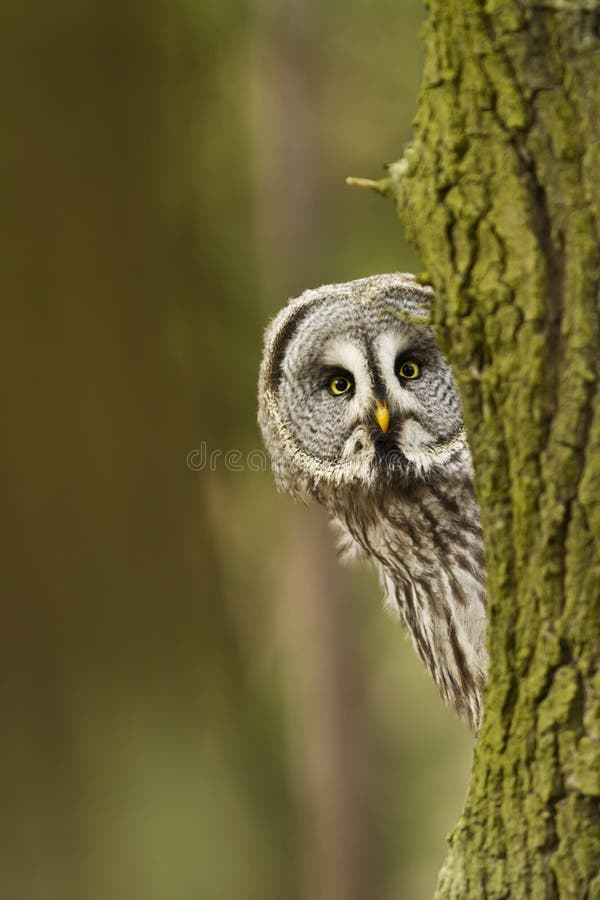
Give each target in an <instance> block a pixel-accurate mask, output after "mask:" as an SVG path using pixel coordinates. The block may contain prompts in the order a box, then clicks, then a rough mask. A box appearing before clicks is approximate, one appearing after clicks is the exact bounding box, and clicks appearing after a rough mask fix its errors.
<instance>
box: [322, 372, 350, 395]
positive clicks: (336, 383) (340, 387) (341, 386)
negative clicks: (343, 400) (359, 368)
mask: <svg viewBox="0 0 600 900" xmlns="http://www.w3.org/2000/svg"><path fill="white" fill-rule="evenodd" d="M328 387H329V392H330V393H331V394H333V396H334V397H341V395H342V394H347V393H348V391H351V390H352V388H353V387H354V385H353V383H352V379H351V378H348V376H347V375H334V376H333V378H332V379H331V380H330V382H329V385H328Z"/></svg>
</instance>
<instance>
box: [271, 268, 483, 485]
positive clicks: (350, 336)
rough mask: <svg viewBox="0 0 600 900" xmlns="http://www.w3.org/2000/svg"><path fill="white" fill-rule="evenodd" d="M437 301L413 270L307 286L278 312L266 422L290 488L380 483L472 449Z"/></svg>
mask: <svg viewBox="0 0 600 900" xmlns="http://www.w3.org/2000/svg"><path fill="white" fill-rule="evenodd" d="M432 303H433V292H432V291H431V289H430V288H428V287H424V286H423V285H420V284H418V283H417V282H416V281H415V279H414V278H413V276H411V275H405V274H391V275H376V276H374V277H371V278H362V279H359V280H358V281H351V282H348V283H346V284H333V285H326V286H324V287H321V288H318V289H317V290H312V291H306V292H305V293H304V294H302V296H301V297H299V298H297V299H295V300H291V301H290V303H289V304H288V305H287V306H286V307H285V308H284V309H283V310H281V312H280V313H279V314H278V315H277V316H276V317H275V319H274V320H273V321H272V322H271V324H270V326H269V327H268V328H267V332H266V335H265V346H264V356H263V361H262V365H261V370H260V380H259V413H258V420H259V424H260V427H261V430H262V433H263V438H264V441H265V445H266V447H267V449H268V451H269V453H270V455H271V458H272V463H273V470H274V472H275V476H276V479H277V481H278V483H279V485H280V487H282V488H284V489H285V490H288V491H290V492H291V493H294V494H296V495H300V496H306V495H311V494H313V495H314V494H316V495H317V496H319V495H320V494H322V493H323V492H324V491H325V490H326V489H328V490H332V489H334V490H335V491H336V492H339V491H344V490H346V489H347V488H349V487H354V488H356V487H357V486H359V485H360V486H362V487H363V488H364V489H366V490H371V491H376V490H380V489H382V488H383V489H385V488H386V487H389V485H390V482H398V481H401V482H402V481H403V482H407V481H408V480H415V479H426V478H428V477H429V476H431V475H432V473H435V472H437V471H439V469H440V468H443V467H445V466H447V465H448V464H449V463H451V461H452V459H453V457H455V456H456V455H457V454H459V453H460V452H461V451H464V450H465V448H466V439H465V434H464V428H463V420H462V413H461V406H460V400H459V396H458V392H457V389H456V385H455V383H454V378H453V376H452V372H451V370H450V367H449V366H448V364H447V362H446V361H445V359H444V357H443V356H442V354H441V353H440V351H439V349H438V347H437V344H436V341H435V335H434V332H433V329H432V327H431V326H430V325H429V324H428V322H429V319H430V313H431V307H432ZM467 452H468V451H467Z"/></svg>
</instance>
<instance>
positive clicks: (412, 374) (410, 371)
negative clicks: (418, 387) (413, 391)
mask: <svg viewBox="0 0 600 900" xmlns="http://www.w3.org/2000/svg"><path fill="white" fill-rule="evenodd" d="M420 374H421V366H420V365H419V363H418V362H415V360H414V359H402V360H400V362H399V363H398V366H397V368H396V375H397V376H398V378H406V379H408V380H410V381H412V380H413V379H415V378H418V377H419V375H420Z"/></svg>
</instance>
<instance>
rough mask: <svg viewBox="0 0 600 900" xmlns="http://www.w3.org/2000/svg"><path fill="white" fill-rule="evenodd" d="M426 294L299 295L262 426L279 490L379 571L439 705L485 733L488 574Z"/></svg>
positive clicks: (386, 279) (378, 284) (266, 391)
mask: <svg viewBox="0 0 600 900" xmlns="http://www.w3.org/2000/svg"><path fill="white" fill-rule="evenodd" d="M433 299H434V298H433V292H432V290H431V289H430V288H429V287H425V286H423V285H421V284H419V283H417V281H416V280H415V279H414V277H413V276H411V275H406V274H390V275H376V276H374V277H371V278H362V279H359V280H358V281H351V282H348V283H346V284H333V285H326V286H324V287H321V288H319V289H317V290H311V291H306V292H305V293H304V294H302V296H301V297H299V298H297V299H295V300H291V301H290V303H289V304H288V305H287V306H286V307H284V309H282V310H281V312H280V313H279V314H278V315H277V316H276V317H275V319H274V320H273V321H272V322H271V324H270V325H269V327H268V328H267V331H266V336H265V344H264V355H263V360H262V364H261V369H260V377H259V392H258V399H259V403H258V421H259V425H260V428H261V431H262V434H263V439H264V442H265V446H266V448H267V450H268V451H269V454H270V456H271V460H272V466H273V471H274V473H275V478H276V481H277V483H278V486H279V487H280V488H282V489H283V490H286V491H288V492H289V493H291V494H293V495H294V496H296V497H300V498H303V499H311V498H314V499H316V500H317V501H318V502H319V503H321V504H323V505H324V506H325V507H326V509H327V511H328V513H329V515H330V517H331V519H332V520H333V521H334V522H335V523H336V524H337V525H338V526H339V527H340V528H341V531H342V538H341V550H342V552H343V553H348V554H351V553H353V552H354V551H358V552H359V553H361V554H366V556H368V557H369V558H370V559H372V560H373V561H374V562H375V565H376V567H377V569H378V570H379V574H380V578H381V582H382V584H383V587H384V591H385V594H386V600H387V604H388V605H389V606H391V607H392V608H393V609H395V610H396V611H397V612H398V614H399V617H400V618H401V620H402V622H403V624H404V626H405V628H406V630H407V632H408V634H409V635H410V637H411V639H412V642H413V644H414V647H415V649H416V651H417V653H418V655H419V656H420V658H421V659H422V661H423V662H424V664H425V666H426V668H427V670H428V671H429V673H430V675H431V677H432V678H433V680H434V682H435V683H436V685H437V687H438V689H439V691H440V693H441V695H442V697H443V698H444V700H445V701H446V702H447V703H449V704H451V705H452V706H453V707H454V708H455V709H456V710H457V711H458V713H459V714H461V715H462V716H464V717H465V718H466V719H467V720H468V722H469V724H470V726H471V728H472V729H473V731H474V732H476V731H477V730H478V728H479V724H480V721H481V716H482V708H483V689H484V684H485V677H486V665H487V658H486V649H485V623H486V614H485V608H486V575H485V560H484V551H483V541H482V533H481V527H480V520H479V508H478V505H477V500H476V497H475V492H474V488H473V472H472V463H471V455H470V451H469V447H468V444H467V440H466V435H465V429H464V424H463V418H462V412H461V404H460V398H459V395H458V391H457V388H456V384H455V381H454V378H453V375H452V372H451V370H450V367H449V365H448V363H447V362H446V360H445V359H444V357H443V356H442V354H441V352H440V350H439V349H438V346H437V344H436V340H435V335H434V331H433V328H432V327H431V325H430V324H428V323H429V321H430V315H431V311H432V304H433Z"/></svg>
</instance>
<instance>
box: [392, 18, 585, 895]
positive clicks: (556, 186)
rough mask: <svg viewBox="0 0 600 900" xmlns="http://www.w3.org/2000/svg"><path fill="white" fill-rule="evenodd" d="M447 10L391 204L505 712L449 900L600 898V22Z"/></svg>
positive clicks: (494, 694) (433, 37)
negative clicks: (463, 482)
mask: <svg viewBox="0 0 600 900" xmlns="http://www.w3.org/2000/svg"><path fill="white" fill-rule="evenodd" d="M429 10H430V15H429V19H428V22H427V24H426V27H425V44H426V66H425V73H424V79H423V86H422V92H421V97H420V101H419V108H418V113H417V118H416V132H415V139H414V142H413V144H412V146H411V147H410V148H409V149H408V150H407V152H406V153H405V156H404V158H403V159H402V160H401V161H400V162H399V163H396V164H394V165H392V166H391V167H390V171H389V183H388V184H386V190H387V191H388V192H389V193H391V194H392V195H393V196H394V197H395V199H396V202H397V205H398V210H399V213H400V216H401V218H402V219H403V221H404V223H405V226H406V230H407V233H408V236H409V238H410V239H411V240H412V242H413V243H414V244H415V246H416V248H417V249H418V251H419V253H420V254H421V257H422V259H423V263H424V265H425V267H426V269H427V272H428V277H429V278H430V280H431V282H432V283H433V285H434V287H435V289H436V293H437V304H436V310H435V319H436V326H437V329H438V333H439V337H440V341H441V344H442V346H443V347H444V349H445V351H446V353H447V355H448V357H449V358H450V360H451V362H452V364H453V366H454V370H455V373H456V376H457V380H458V382H459V386H460V388H461V392H462V396H463V402H464V411H465V419H466V422H467V427H468V429H469V434H470V440H471V445H472V448H473V454H474V459H475V466H476V482H477V489H478V494H479V499H480V502H481V507H482V517H483V524H484V531H485V537H486V555H487V563H488V571H489V597H490V602H489V613H490V615H489V630H488V641H489V649H490V677H489V685H488V692H487V712H486V717H485V720H484V723H483V727H482V731H481V734H480V737H479V741H478V744H477V747H476V750H475V757H474V766H473V773H472V779H471V785H470V789H469V794H468V797H467V801H466V805H465V809H464V812H463V815H462V817H461V820H460V821H459V823H458V825H457V827H456V829H455V831H454V833H453V835H452V837H451V846H450V853H449V856H448V859H447V860H446V863H445V865H444V867H443V869H442V872H441V874H440V880H439V885H438V892H437V896H438V897H440V898H460V900H464V898H470V897H473V898H481V897H489V898H501V897H511V898H518V897H539V898H542V897H543V898H546V897H578V898H583V897H593V896H600V881H599V879H598V871H599V869H600V755H599V754H600V699H599V698H600V674H599V662H600V608H599V607H600V551H599V544H600V404H599V402H598V384H599V381H598V374H599V364H600V360H599V357H600V354H599V352H598V347H599V339H600V313H599V305H598V298H599V295H600V238H599V230H598V221H599V217H600V184H599V181H600V26H599V24H598V15H599V14H598V10H597V3H593V4H592V3H588V2H583V0H580V2H577V0H570V2H567V0H564V2H559V0H555V2H553V3H549V2H545V3H543V4H542V3H535V2H533V0H521V2H516V0H487V2H484V0H430V2H429Z"/></svg>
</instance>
